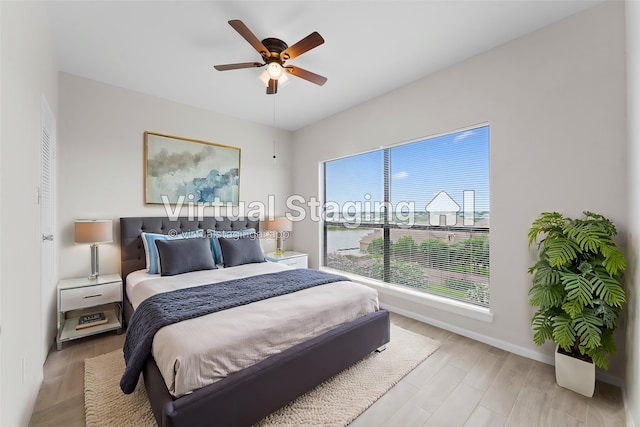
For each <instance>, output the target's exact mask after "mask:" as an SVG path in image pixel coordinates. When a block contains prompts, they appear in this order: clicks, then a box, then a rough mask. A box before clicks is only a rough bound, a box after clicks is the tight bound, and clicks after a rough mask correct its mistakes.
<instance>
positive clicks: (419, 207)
mask: <svg viewBox="0 0 640 427" xmlns="http://www.w3.org/2000/svg"><path fill="white" fill-rule="evenodd" d="M324 193H325V194H324V200H325V215H326V216H325V222H324V262H323V265H325V266H327V267H330V268H333V269H337V270H341V271H344V272H349V273H353V274H357V275H361V276H365V277H368V278H371V279H375V280H379V281H382V282H385V283H387V284H390V285H394V286H400V287H409V288H412V289H415V290H418V291H421V292H426V293H431V294H436V295H440V296H444V297H447V298H451V299H455V300H460V301H465V302H469V303H471V304H475V305H479V306H483V307H488V306H489V283H490V282H489V230H490V215H489V212H490V210H489V126H488V125H487V126H480V127H474V128H471V129H465V130H462V131H458V132H454V133H449V134H445V135H440V136H436V137H430V138H426V139H422V140H419V141H414V142H410V143H405V144H400V145H395V146H391V147H388V148H384V149H380V150H376V151H371V152H367V153H362V154H357V155H354V156H350V157H345V158H341V159H337V160H332V161H327V162H325V163H324Z"/></svg>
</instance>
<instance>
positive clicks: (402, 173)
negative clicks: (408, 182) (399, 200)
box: [392, 171, 409, 179]
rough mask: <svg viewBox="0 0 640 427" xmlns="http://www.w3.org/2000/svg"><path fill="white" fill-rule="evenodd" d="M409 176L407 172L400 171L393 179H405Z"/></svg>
mask: <svg viewBox="0 0 640 427" xmlns="http://www.w3.org/2000/svg"><path fill="white" fill-rule="evenodd" d="M408 176H409V174H408V173H407V172H406V171H400V172H396V173H394V174H393V177H392V178H393V179H405V178H407V177H408Z"/></svg>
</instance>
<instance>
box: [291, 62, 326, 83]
mask: <svg viewBox="0 0 640 427" xmlns="http://www.w3.org/2000/svg"><path fill="white" fill-rule="evenodd" d="M284 69H285V70H287V72H288V73H289V74H293V75H294V76H296V77H300V78H301V79H305V80H307V81H310V82H311V83H315V84H317V85H320V86H322V85H323V84H325V83H326V82H327V78H326V77H324V76H321V75H320V74H316V73H312V72H311V71H307V70H305V69H303V68H300V67H294V66H293V65H289V66H287V67H284Z"/></svg>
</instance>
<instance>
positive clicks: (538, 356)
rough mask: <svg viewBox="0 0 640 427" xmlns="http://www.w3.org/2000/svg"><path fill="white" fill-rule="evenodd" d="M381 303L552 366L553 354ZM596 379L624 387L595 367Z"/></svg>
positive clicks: (413, 316)
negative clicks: (546, 353)
mask: <svg viewBox="0 0 640 427" xmlns="http://www.w3.org/2000/svg"><path fill="white" fill-rule="evenodd" d="M382 305H383V307H384V308H386V309H388V310H389V311H391V312H394V313H398V314H401V315H403V316H406V317H409V318H411V319H414V320H418V321H420V322H424V323H428V324H430V325H433V326H437V327H438V328H441V329H445V330H447V331H451V332H454V333H456V334H458V335H462V336H465V337H467V338H471V339H473V340H476V341H479V342H482V343H485V344H488V345H490V346H493V347H496V348H499V349H501V350H504V351H508V352H509V353H513V354H517V355H518V356H522V357H526V358H527V359H533V360H536V361H538V362H542V363H546V364H547V365H552V366H553V365H554V363H555V362H554V358H553V355H551V356H549V355H545V354H542V353H540V352H537V351H532V350H531V349H528V348H524V347H521V346H519V345H515V344H513V343H510V342H507V341H503V340H499V339H496V338H492V337H488V336H486V335H482V334H479V333H477V332H474V331H469V330H468V329H464V328H460V327H457V326H454V325H451V324H449V323H445V322H442V321H440V320H436V319H433V318H431V317H428V316H424V315H421V314H416V313H414V312H411V311H409V310H405V309H402V308H399V307H396V306H393V305H389V304H382ZM596 379H598V380H600V381H602V382H605V383H608V384H613V385H615V386H618V387H620V388H621V389H622V390H623V392H624V387H623V385H624V382H623V381H622V379H620V378H618V377H616V376H613V375H610V374H608V373H606V372H605V371H602V370H600V369H597V370H596ZM627 407H628V406H627V405H626V402H625V410H626V408H627ZM628 418H629V417H627V419H628Z"/></svg>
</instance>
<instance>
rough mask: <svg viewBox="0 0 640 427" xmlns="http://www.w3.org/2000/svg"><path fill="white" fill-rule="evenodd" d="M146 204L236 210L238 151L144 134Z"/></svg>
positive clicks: (234, 148)
mask: <svg viewBox="0 0 640 427" xmlns="http://www.w3.org/2000/svg"><path fill="white" fill-rule="evenodd" d="M144 152H145V203H158V204H164V203H171V204H176V203H183V202H184V203H189V202H191V203H198V204H206V205H208V206H214V205H225V206H228V205H232V206H237V205H238V200H239V187H240V149H239V148H237V147H229V146H226V145H220V144H214V143H211V142H205V141H198V140H196V139H188V138H181V137H177V136H170V135H163V134H159V133H153V132H145V133H144Z"/></svg>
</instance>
